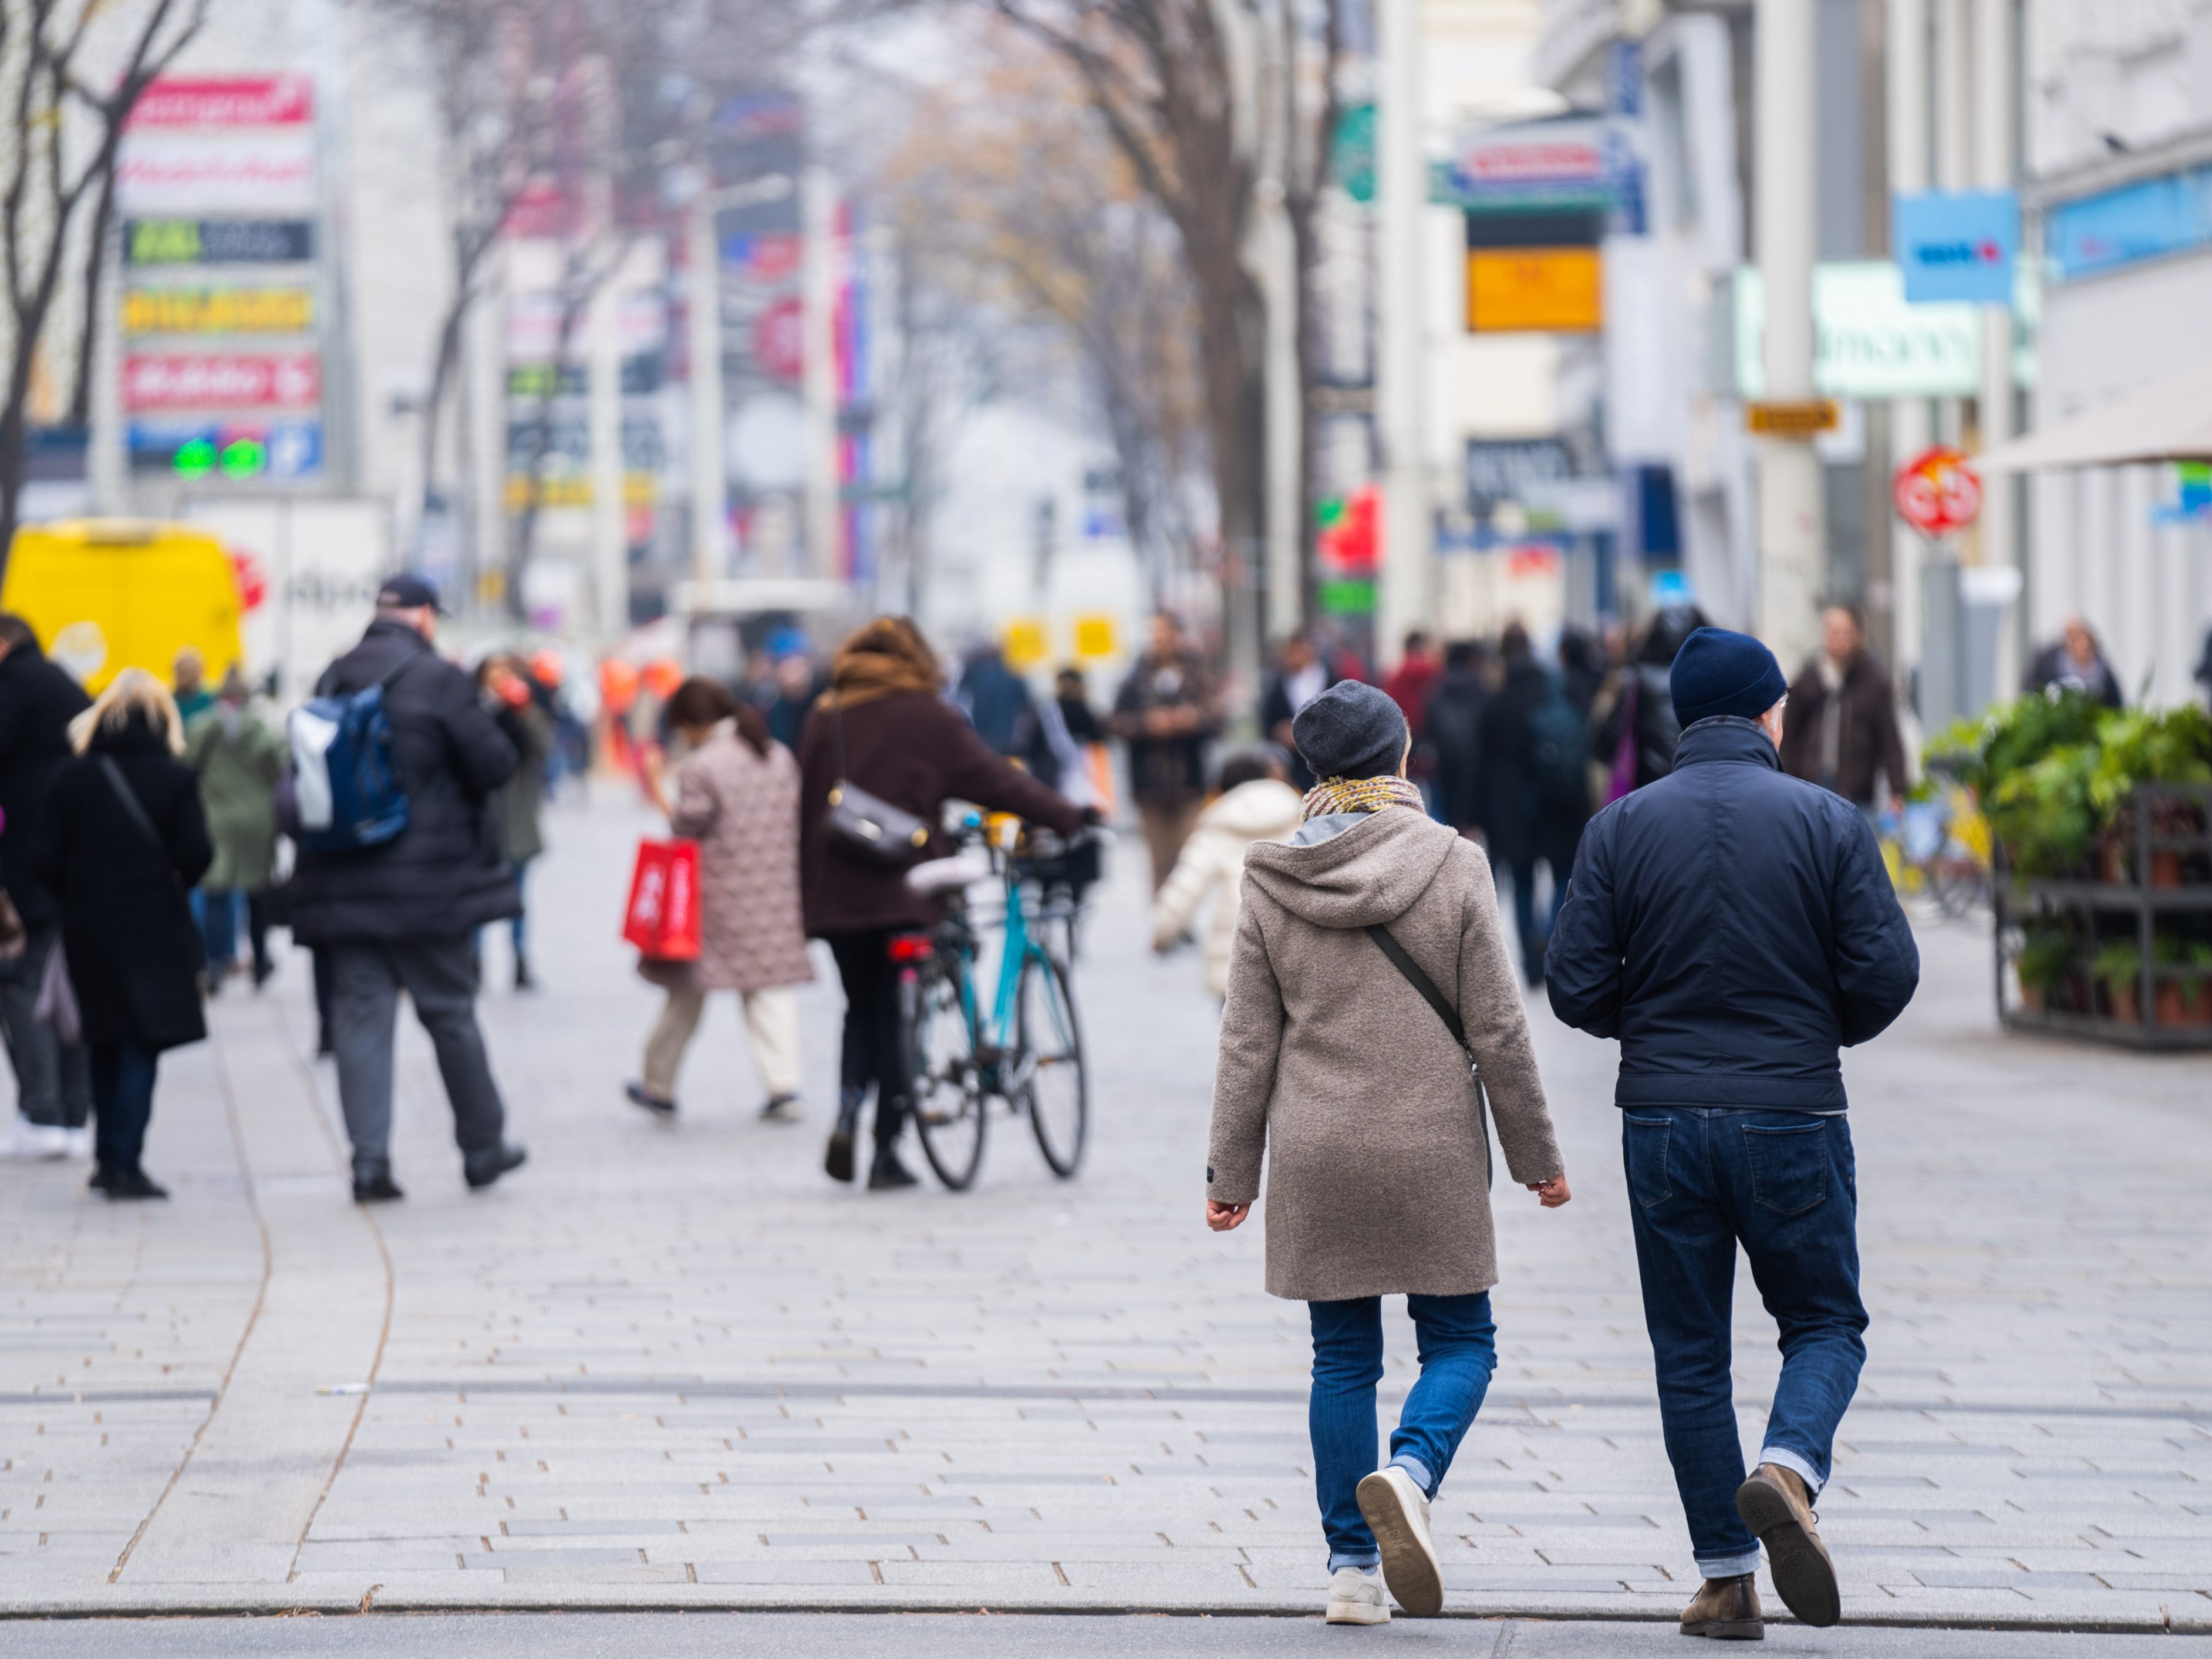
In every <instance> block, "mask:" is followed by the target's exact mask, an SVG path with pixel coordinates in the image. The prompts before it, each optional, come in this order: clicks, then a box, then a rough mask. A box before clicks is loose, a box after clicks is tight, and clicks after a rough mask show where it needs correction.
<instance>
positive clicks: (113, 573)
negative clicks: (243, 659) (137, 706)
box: [0, 519, 243, 691]
mask: <svg viewBox="0 0 2212 1659" xmlns="http://www.w3.org/2000/svg"><path fill="white" fill-rule="evenodd" d="M0 610H4V611H14V612H15V614H16V615H17V616H19V617H22V618H23V619H24V620H25V621H26V622H27V623H30V624H31V627H32V629H33V631H34V632H35V633H36V634H37V635H38V636H39V643H40V645H42V646H44V647H46V654H47V655H48V656H50V657H52V659H54V660H55V661H56V662H58V663H59V664H60V665H62V666H63V667H64V668H66V669H67V670H69V671H70V673H72V674H74V675H76V678H78V679H80V680H82V682H83V683H84V685H85V689H86V690H90V691H98V690H100V688H101V687H103V686H105V685H106V684H107V683H108V681H110V680H112V679H113V678H115V677H116V675H117V674H118V673H120V672H121V671H123V670H124V669H125V668H143V669H145V670H147V671H149V672H150V673H152V674H154V675H155V676H157V677H158V678H160V679H161V682H162V684H168V681H169V677H170V673H171V671H172V670H173V666H174V665H175V663H176V659H177V653H178V652H179V651H181V650H182V649H184V647H186V646H188V645H189V646H194V647H197V648H198V650H199V653H200V655H201V656H202V657H204V659H206V661H207V674H208V680H209V683H210V684H219V683H220V682H221V681H222V677H223V675H224V673H225V672H226V671H228V669H229V668H230V666H231V665H232V664H233V663H235V662H237V661H238V660H239V658H240V644H239V634H238V627H239V618H240V616H241V614H242V613H243V606H242V605H240V600H239V593H238V578H237V576H236V574H234V572H233V571H232V569H231V564H230V557H229V556H228V554H226V553H225V552H224V551H223V548H222V543H221V542H220V541H218V540H216V538H215V537H214V536H213V535H212V534H210V532H208V531H206V530H204V529H203V528H201V527H200V526H197V525H188V524H162V523H159V522H156V521H154V520H140V519H71V520H63V521H62V522H59V523H56V524H41V525H29V526H25V527H24V528H23V529H21V530H19V531H17V532H15V548H14V550H13V551H12V552H10V553H9V556H8V576H7V580H6V581H5V582H4V583H0Z"/></svg>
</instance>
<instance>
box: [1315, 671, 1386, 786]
mask: <svg viewBox="0 0 2212 1659" xmlns="http://www.w3.org/2000/svg"><path fill="white" fill-rule="evenodd" d="M1291 740H1292V741H1293V742H1295V743H1296V744H1297V746H1298V753H1300V754H1301V755H1303V756H1304V757H1305V760H1306V764H1307V765H1308V766H1310V767H1311V768H1313V775H1315V776H1316V777H1317V778H1346V779H1351V780H1352V781H1358V779H1361V778H1387V777H1389V776H1390V775H1392V774H1393V773H1395V771H1397V769H1398V763H1399V762H1400V761H1401V760H1402V759H1404V758H1405V755H1406V717H1405V715H1404V714H1401V713H1400V712H1399V710H1398V705H1397V704H1396V703H1395V702H1391V700H1390V698H1389V695H1388V694H1387V693H1385V692H1383V691H1381V690H1377V689H1376V687H1374V686H1371V685H1363V684H1360V683H1359V682H1358V680H1339V681H1338V682H1337V683H1336V684H1334V685H1332V686H1330V687H1329V688H1328V690H1326V691H1324V692H1322V694H1321V696H1317V697H1316V698H1315V699H1314V700H1313V701H1312V702H1310V703H1308V704H1307V705H1306V706H1305V707H1304V708H1301V709H1300V710H1298V714H1297V719H1296V720H1292V721H1291Z"/></svg>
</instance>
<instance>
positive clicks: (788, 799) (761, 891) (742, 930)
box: [668, 724, 814, 991]
mask: <svg viewBox="0 0 2212 1659" xmlns="http://www.w3.org/2000/svg"><path fill="white" fill-rule="evenodd" d="M668 823H669V828H671V829H673V830H674V831H675V832H676V833H677V834H678V835H679V836H688V837H690V839H692V840H694V841H696V842H698V843H699V901H700V904H699V912H700V915H699V920H700V925H701V927H700V931H701V935H702V937H701V939H700V947H699V959H698V960H697V961H696V962H694V963H690V970H689V972H688V973H687V974H686V975H685V978H686V980H687V981H689V983H690V984H691V985H693V986H695V987H697V988H698V989H700V990H702V991H758V990H762V989H763V988H765V987H768V986H771V985H796V984H798V983H799V982H800V981H803V980H810V979H812V978H813V977H814V968H813V964H812V963H811V962H809V961H808V959H807V956H806V935H805V929H804V927H802V926H801V925H800V921H799V763H798V762H796V761H794V760H793V759H792V757H791V750H788V749H786V748H785V747H784V746H783V745H782V744H780V743H771V744H769V746H768V753H767V754H766V755H765V756H762V755H757V754H755V753H754V752H753V747H752V745H751V744H749V743H747V742H745V741H744V738H740V737H739V736H738V734H737V732H736V731H735V730H734V729H733V728H732V727H731V726H728V725H726V724H725V725H723V726H720V727H718V728H716V730H715V732H714V736H713V737H711V738H708V740H707V741H706V742H705V743H704V744H702V745H701V746H700V747H699V748H697V749H696V750H693V751H692V752H691V754H690V756H688V757H686V758H685V760H684V763H683V764H682V765H681V766H679V767H678V768H677V769H676V802H675V805H674V808H673V809H672V810H671V812H670V813H669V817H668Z"/></svg>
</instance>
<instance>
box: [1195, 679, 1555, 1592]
mask: <svg viewBox="0 0 2212 1659" xmlns="http://www.w3.org/2000/svg"><path fill="white" fill-rule="evenodd" d="M1294 730H1295V735H1296V736H1297V742H1298V747H1299V749H1300V750H1302V751H1303V752H1304V755H1305V757H1306V759H1307V762H1308V763H1309V764H1310V767H1311V768H1312V769H1313V770H1314V772H1316V774H1317V775H1319V776H1320V778H1321V780H1322V781H1321V782H1320V783H1319V784H1318V785H1316V787H1315V788H1314V790H1313V793H1311V794H1310V795H1309V796H1308V797H1307V798H1306V800H1305V803H1304V811H1305V815H1306V817H1305V822H1304V823H1303V824H1302V825H1301V826H1300V828H1299V829H1298V830H1297V833H1296V834H1295V835H1294V836H1291V840H1290V842H1288V844H1286V845H1276V844H1274V843H1272V842H1258V843H1255V845H1254V846H1253V847H1252V848H1251V850H1250V852H1249V854H1247V856H1246V860H1245V877H1244V908H1243V915H1242V916H1241V917H1240V918H1239V920H1238V921H1237V939H1236V945H1235V947H1234V949H1233V951H1232V952H1231V962H1230V972H1229V1005H1228V1007H1227V1010H1226V1011H1225V1013H1224V1015H1223V1018H1222V1023H1221V1051H1220V1059H1219V1063H1218V1066H1217V1067H1216V1069H1215V1073H1214V1091H1213V1122H1212V1134H1211V1138H1210V1140H1209V1143H1208V1149H1207V1152H1206V1225H1207V1226H1209V1227H1211V1228H1212V1229H1213V1230H1214V1231H1217V1232H1225V1231H1230V1230H1231V1229H1233V1228H1235V1227H1237V1226H1238V1225H1241V1224H1242V1223H1243V1220H1244V1218H1246V1216H1247V1215H1249V1213H1250V1212H1251V1207H1252V1206H1253V1204H1254V1202H1255V1200H1257V1199H1258V1197H1259V1194H1260V1170H1261V1161H1262V1158H1265V1159H1266V1161H1267V1292H1268V1294H1269V1295H1271V1296H1278V1297H1286V1298H1288V1299H1291V1300H1294V1301H1302V1302H1304V1303H1306V1304H1308V1313H1309V1316H1310V1320H1311V1322H1312V1328H1313V1344H1314V1364H1313V1392H1312V1396H1311V1399H1310V1403H1309V1406H1308V1408H1307V1420H1308V1425H1309V1427H1310V1431H1311V1435H1312V1439H1313V1458H1314V1482H1315V1487H1316V1496H1317V1497H1318V1498H1319V1500H1320V1504H1321V1514H1322V1532H1323V1534H1324V1535H1325V1536H1326V1538H1327V1540H1328V1566H1329V1572H1330V1575H1331V1577H1330V1583H1329V1592H1328V1612H1327V1619H1328V1622H1329V1623H1331V1624H1359V1625H1379V1624H1383V1623H1386V1622H1387V1621H1388V1620H1389V1617H1390V1613H1389V1606H1388V1604H1387V1603H1386V1602H1385V1601H1384V1600H1383V1589H1385V1588H1386V1587H1387V1588H1388V1589H1389V1592H1390V1594H1391V1595H1394V1596H1395V1597H1396V1598H1397V1600H1398V1603H1399V1605H1400V1606H1401V1607H1404V1608H1405V1609H1406V1611H1407V1612H1408V1613H1413V1614H1415V1615H1417V1616H1420V1617H1430V1616H1432V1615H1434V1614H1435V1613H1437V1612H1438V1611H1440V1610H1441V1609H1442V1607H1443V1577H1442V1573H1441V1570H1440V1567H1439V1564H1438V1561H1437V1552H1436V1547H1435V1545H1434V1543H1433V1542H1432V1541H1431V1535H1430V1530H1429V1504H1430V1503H1431V1500H1432V1499H1433V1498H1435V1497H1436V1495H1437V1486H1439V1485H1440V1484H1441V1483H1442V1481H1443V1478H1444V1474H1445V1473H1446V1471H1447V1470H1449V1468H1450V1467H1451V1463H1452V1458H1453V1456H1454V1455H1455V1453H1456V1452H1457V1451H1458V1449H1459V1446H1460V1443H1461V1441H1462V1439H1463V1438H1464V1437H1466V1434H1467V1431H1468V1428H1469V1426H1470V1425H1472V1424H1473V1423H1474V1416H1475V1413H1476V1412H1477V1411H1478V1410H1479V1409H1480V1407H1481V1404H1482V1399H1483V1395H1484V1393H1485V1392H1486V1389H1488V1387H1489V1383H1490V1377H1491V1373H1492V1371H1493V1370H1495V1369H1496V1367H1497V1364H1498V1343H1497V1328H1496V1326H1495V1325H1494V1324H1493V1323H1492V1318H1491V1309H1490V1294H1489V1293H1490V1289H1491V1286H1492V1285H1495V1284H1496V1283H1497V1282H1498V1268H1497V1250H1496V1245H1495V1243H1494V1240H1493V1235H1492V1219H1491V1211H1490V1198H1489V1192H1488V1188H1489V1176H1490V1145H1489V1133H1488V1131H1487V1129H1486V1127H1485V1122H1484V1117H1485V1115H1484V1113H1483V1111H1482V1109H1481V1106H1480V1094H1479V1093H1478V1085H1477V1084H1476V1081H1475V1079H1474V1078H1473V1077H1471V1076H1470V1075H1469V1074H1468V1060H1469V1057H1470V1056H1472V1057H1473V1059H1474V1061H1475V1063H1476V1065H1477V1066H1478V1067H1479V1068H1480V1075H1481V1086H1483V1087H1486V1088H1487V1090H1488V1091H1489V1097H1490V1103H1491V1105H1492V1107H1493V1108H1494V1109H1495V1110H1496V1112H1497V1116H1498V1139H1499V1140H1500V1141H1501V1142H1502V1143H1503V1144H1504V1149H1505V1157H1506V1162H1507V1164H1509V1165H1510V1168H1511V1170H1512V1172H1513V1179H1514V1180H1516V1181H1518V1182H1523V1183H1525V1184H1526V1185H1528V1187H1529V1188H1531V1189H1532V1190H1534V1191H1535V1192H1536V1193H1537V1194H1539V1196H1540V1200H1541V1202H1542V1203H1543V1205H1544V1206H1546V1207H1547V1208H1551V1207H1554V1206H1559V1205H1561V1204H1565V1202H1567V1200H1568V1198H1569V1193H1568V1189H1567V1181H1566V1176H1565V1172H1564V1169H1563V1166H1562V1164H1561V1163H1560V1159H1559V1146H1558V1144H1557V1142H1556V1141H1555V1139H1553V1133H1552V1122H1551V1117H1550V1115H1549V1113H1548V1112H1547V1109H1546V1107H1545V1103H1544V1088H1543V1083H1542V1080H1541V1079H1540V1078H1539V1076H1538V1075H1537V1071H1536V1059H1535V1055H1534V1052H1533V1051H1532V1049H1531V1048H1530V1046H1529V1042H1528V1020H1527V1018H1526V1016H1525V1014H1524V1013H1523V1012H1522V1003H1521V994H1520V991H1519V989H1518V988H1517V987H1516V985H1515V983H1514V976H1513V969H1512V967H1511V965H1510V963H1509V962H1508V961H1507V959H1506V956H1505V941H1504V937H1503V934H1502V933H1501V931H1500V929H1499V927H1498V896H1497V894H1496V891H1495V890H1493V888H1492V885H1491V880H1490V872H1489V868H1488V866H1487V864H1486V861H1485V860H1484V859H1483V856H1482V853H1481V850H1480V848H1477V847H1475V846H1474V843H1473V842H1468V841H1467V840H1465V839H1463V838H1462V837H1461V836H1457V835H1455V834H1454V833H1453V832H1452V831H1451V830H1450V829H1447V828H1446V827H1445V826H1443V824H1440V823H1434V822H1432V821H1431V819H1430V818H1429V817H1427V816H1426V815H1425V814H1424V813H1423V812H1422V811H1421V810H1420V797H1419V793H1418V792H1417V791H1415V790H1414V788H1413V786H1412V784H1410V783H1409V782H1407V780H1406V758H1407V754H1408V753H1409V751H1410V750H1411V748H1412V738H1411V735H1410V733H1409V732H1407V726H1406V720H1405V717H1404V715H1402V714H1400V713H1399V711H1398V708H1397V705H1396V704H1395V703H1394V702H1391V700H1390V699H1389V697H1388V696H1385V695H1383V692H1382V691H1380V690H1377V689H1376V688H1375V687H1373V686H1368V685H1362V684H1357V683H1352V684H1342V685H1339V686H1336V687H1334V688H1333V689H1331V690H1328V692H1326V693H1324V694H1323V695H1322V696H1320V697H1318V698H1316V699H1315V700H1314V701H1313V702H1311V703H1310V704H1309V705H1307V707H1306V708H1305V709H1304V711H1302V712H1301V714H1299V716H1298V719H1297V723H1296V726H1295V728H1294ZM1409 808H1410V809H1411V810H1405V809H1409ZM1477 1171H1480V1176H1478V1174H1477ZM1400 1293H1403V1294H1404V1295H1405V1297H1406V1306H1407V1312H1408V1313H1409V1314H1410V1315H1411V1316H1413V1327H1414V1330H1415V1331H1416V1333H1417V1334H1418V1336H1419V1354H1420V1368H1421V1369H1420V1374H1419V1377H1418V1378H1416V1380H1415V1381H1414V1383H1413V1388H1412V1389H1411V1391H1410V1392H1409V1393H1408V1394H1407V1396H1406V1399H1405V1401H1404V1403H1403V1405H1402V1406H1401V1407H1400V1408H1399V1412H1398V1426H1397V1428H1396V1429H1395V1430H1394V1431H1392V1433H1391V1436H1390V1456H1389V1461H1388V1462H1386V1463H1385V1464H1384V1465H1383V1468H1381V1469H1379V1470H1378V1469H1376V1467H1375V1435H1376V1424H1375V1385H1376V1383H1378V1382H1380V1381H1381V1380H1382V1376H1383V1303H1382V1298H1383V1297H1385V1296H1390V1295H1396V1294H1400ZM1378 1564H1379V1565H1380V1566H1381V1569H1382V1574H1381V1577H1382V1582H1381V1583H1377V1582H1376V1578H1375V1577H1374V1576H1373V1575H1374V1573H1375V1570H1376V1566H1377V1565H1378Z"/></svg>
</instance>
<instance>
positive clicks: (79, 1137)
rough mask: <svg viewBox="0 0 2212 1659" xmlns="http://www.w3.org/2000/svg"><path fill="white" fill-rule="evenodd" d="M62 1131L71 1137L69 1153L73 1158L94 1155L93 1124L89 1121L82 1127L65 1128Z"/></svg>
mask: <svg viewBox="0 0 2212 1659" xmlns="http://www.w3.org/2000/svg"><path fill="white" fill-rule="evenodd" d="M62 1133H64V1134H65V1135H67V1136H68V1137H69V1155H70V1157H71V1158H90V1157H91V1156H92V1125H90V1124H89V1123H88V1124H85V1125H83V1126H82V1127H80V1128H75V1129H64V1130H63V1131H62Z"/></svg>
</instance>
